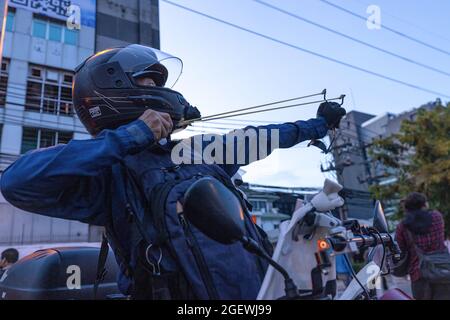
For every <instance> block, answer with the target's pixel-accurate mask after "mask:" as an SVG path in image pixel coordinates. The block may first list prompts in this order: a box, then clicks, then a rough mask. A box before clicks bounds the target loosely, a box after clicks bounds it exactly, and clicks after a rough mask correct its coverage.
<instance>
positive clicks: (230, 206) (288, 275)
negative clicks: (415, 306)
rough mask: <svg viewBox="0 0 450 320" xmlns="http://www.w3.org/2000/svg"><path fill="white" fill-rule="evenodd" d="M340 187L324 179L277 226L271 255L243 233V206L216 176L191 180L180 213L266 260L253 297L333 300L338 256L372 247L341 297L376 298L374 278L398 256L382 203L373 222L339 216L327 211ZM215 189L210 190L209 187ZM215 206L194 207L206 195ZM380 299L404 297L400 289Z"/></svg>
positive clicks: (334, 203) (214, 236)
mask: <svg viewBox="0 0 450 320" xmlns="http://www.w3.org/2000/svg"><path fill="white" fill-rule="evenodd" d="M341 189H342V186H341V185H339V184H337V183H335V182H333V181H330V180H326V181H325V184H324V188H323V190H322V191H321V192H320V193H319V194H317V195H316V196H315V197H314V198H313V199H312V200H311V202H310V203H307V204H306V205H304V206H303V207H301V208H299V209H298V210H296V211H295V212H294V214H293V215H292V218H291V220H289V221H285V222H283V223H282V224H281V226H280V237H279V240H278V243H277V245H276V248H275V251H274V254H273V256H272V257H270V256H268V255H267V253H266V251H264V250H262V249H261V247H260V245H259V244H258V243H257V242H256V241H255V240H254V239H252V238H250V237H247V236H245V234H246V232H245V223H244V220H245V218H244V211H243V207H242V203H241V201H240V200H239V197H238V196H236V195H235V194H233V192H232V191H231V190H230V189H228V188H226V187H225V186H224V185H223V184H222V183H220V182H219V181H218V180H216V179H213V178H210V177H205V178H202V179H199V180H198V181H197V182H196V183H194V184H193V185H192V186H191V187H190V188H189V189H188V190H187V191H186V193H185V196H184V199H185V200H184V201H185V205H184V215H185V217H186V218H187V219H188V220H189V221H190V222H191V223H192V224H193V225H195V226H196V227H197V228H198V229H200V230H201V231H202V232H204V233H205V234H206V235H208V236H209V237H210V238H212V239H214V240H216V241H218V242H221V243H223V244H231V243H234V242H241V243H242V245H243V246H244V248H245V249H247V250H248V251H250V252H252V253H253V254H255V255H258V256H260V257H261V258H263V259H265V260H266V261H267V262H268V263H269V264H270V267H269V269H268V270H267V273H266V275H265V278H264V281H263V283H262V286H261V289H260V292H259V294H258V297H257V299H259V300H263V299H264V300H267V299H270V300H273V299H288V300H289V299H290V300H300V299H335V298H336V263H335V259H336V256H337V255H340V254H347V253H353V252H357V251H358V250H361V249H366V248H369V249H370V248H371V249H373V248H376V249H375V251H374V250H372V251H371V254H370V255H369V256H370V257H372V261H371V262H370V263H369V264H367V265H366V266H365V267H364V268H363V269H362V270H361V271H360V272H359V273H358V274H357V275H356V274H355V273H354V271H353V268H351V264H350V263H349V262H348V260H347V263H348V265H349V268H350V270H352V273H353V281H352V282H351V283H350V285H349V286H348V287H347V289H346V290H345V291H344V292H343V294H342V295H341V296H340V297H339V299H350V300H353V299H376V298H379V297H378V296H377V294H376V293H377V290H376V285H377V281H378V280H379V279H380V277H381V276H383V274H384V273H385V269H386V268H388V264H387V263H386V262H387V261H388V260H390V259H392V258H396V259H397V258H399V251H398V249H397V246H396V244H395V242H394V240H393V239H392V237H391V235H390V234H389V233H388V230H387V223H386V219H385V216H384V212H383V210H382V208H381V204H380V203H379V202H377V204H376V206H375V212H374V213H375V214H374V219H373V226H372V227H364V226H360V224H359V223H358V221H357V220H348V221H341V220H340V219H338V218H336V217H334V216H333V215H332V214H331V210H333V209H335V208H337V207H340V206H342V205H343V204H344V200H343V199H342V198H341V197H340V196H339V195H338V192H339V191H340V190H341ZM212 191H213V192H212ZM206 193H207V194H208V196H209V197H211V199H210V200H211V203H213V204H214V205H213V206H208V207H207V206H198V205H197V204H198V199H201V197H204V196H205V194H206ZM380 298H381V299H383V298H385V299H387V298H392V299H402V300H403V299H407V298H408V297H407V296H406V295H405V294H404V293H403V292H401V291H400V290H398V289H394V290H391V291H389V292H386V293H385V295H384V296H382V297H380Z"/></svg>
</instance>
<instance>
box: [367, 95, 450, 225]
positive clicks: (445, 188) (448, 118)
mask: <svg viewBox="0 0 450 320" xmlns="http://www.w3.org/2000/svg"><path fill="white" fill-rule="evenodd" d="M449 107H450V103H449V104H448V105H447V106H443V105H442V104H439V105H438V106H436V107H435V108H434V109H433V110H430V111H428V110H425V109H419V111H418V114H417V117H416V118H415V119H414V120H412V121H410V120H405V121H403V123H402V125H401V129H400V131H399V132H398V133H397V134H394V135H392V136H389V137H387V138H383V139H379V140H376V141H374V143H373V145H372V146H371V148H370V149H369V155H370V157H371V158H372V159H373V160H374V161H376V162H378V163H379V164H381V166H382V168H383V169H384V171H385V173H386V174H387V176H389V177H390V178H393V179H392V180H391V181H392V183H388V184H383V185H381V184H378V185H374V186H372V187H371V188H370V191H371V192H372V193H373V194H374V196H375V197H376V198H377V199H383V201H384V202H385V203H389V204H391V205H395V206H396V210H397V215H396V217H402V215H403V212H402V209H401V207H400V206H399V200H400V199H401V198H403V197H404V196H406V195H407V194H408V193H409V192H412V191H418V192H422V193H424V194H425V195H426V196H427V197H428V200H429V204H430V207H431V208H435V209H437V210H439V211H440V212H442V214H443V215H444V219H445V222H446V230H447V232H448V231H450V109H449Z"/></svg>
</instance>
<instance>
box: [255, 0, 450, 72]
mask: <svg viewBox="0 0 450 320" xmlns="http://www.w3.org/2000/svg"><path fill="white" fill-rule="evenodd" d="M252 1H254V2H256V3H259V4H261V5H263V6H266V7H268V8H270V9H272V10H275V11H278V12H281V13H283V14H286V15H288V16H291V17H293V18H295V19H297V20H301V21H303V22H306V23H308V24H310V25H313V26H316V27H318V28H320V29H323V30H326V31H328V32H331V33H334V34H337V35H338V36H341V37H344V38H346V39H349V40H351V41H354V42H356V43H359V44H362V45H364V46H366V47H369V48H372V49H375V50H377V51H380V52H383V53H385V54H388V55H390V56H393V57H395V58H398V59H401V60H403V61H406V62H409V63H412V64H415V65H417V66H420V67H422V68H425V69H428V70H431V71H434V72H437V73H440V74H443V75H445V76H447V77H450V73H448V72H446V71H443V70H440V69H437V68H435V67H433V66H429V65H427V64H424V63H421V62H418V61H416V60H413V59H410V58H407V57H405V56H402V55H400V54H397V53H394V52H392V51H388V50H386V49H383V48H381V47H377V46H375V45H372V44H370V43H368V42H365V41H362V40H360V39H358V38H355V37H352V36H350V35H348V34H345V33H342V32H339V31H336V30H333V29H331V28H328V27H327V26H324V25H322V24H319V23H317V22H314V21H312V20H309V19H307V18H304V17H302V16H299V15H297V14H294V13H292V12H289V11H286V10H284V9H282V8H280V7H277V6H274V5H272V4H269V3H266V2H264V1H261V0H252Z"/></svg>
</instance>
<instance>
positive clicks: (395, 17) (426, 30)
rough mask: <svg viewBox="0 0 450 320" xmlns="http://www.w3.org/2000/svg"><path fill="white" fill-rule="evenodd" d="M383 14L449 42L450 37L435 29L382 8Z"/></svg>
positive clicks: (365, 3) (363, 2) (358, 0)
mask: <svg viewBox="0 0 450 320" xmlns="http://www.w3.org/2000/svg"><path fill="white" fill-rule="evenodd" d="M355 1H357V2H359V3H361V4H363V5H365V6H369V5H371V3H367V2H365V1H361V0H355ZM383 14H385V15H388V16H391V17H392V18H394V19H396V20H398V21H400V22H402V23H404V24H407V25H410V26H412V27H414V28H416V29H418V30H421V31H422V32H425V33H428V34H430V35H433V36H435V37H438V38H441V39H443V40H446V41H448V42H450V39H449V38H447V37H444V36H443V35H442V34H440V33H437V32H435V31H431V30H429V29H426V28H424V27H422V26H419V25H417V24H415V23H413V22H411V21H409V20H406V19H404V18H400V17H398V16H397V15H394V14H392V13H390V12H388V11H386V9H383Z"/></svg>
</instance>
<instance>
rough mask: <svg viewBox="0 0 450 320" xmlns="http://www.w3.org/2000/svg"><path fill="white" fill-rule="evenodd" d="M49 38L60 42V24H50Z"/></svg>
mask: <svg viewBox="0 0 450 320" xmlns="http://www.w3.org/2000/svg"><path fill="white" fill-rule="evenodd" d="M48 38H49V40H52V41H57V42H61V38H62V26H60V25H57V24H53V23H52V24H50V28H49V36H48Z"/></svg>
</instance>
